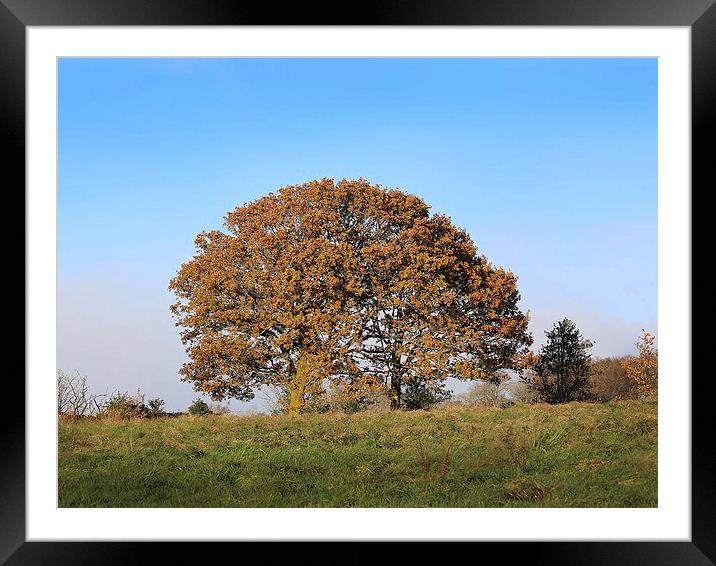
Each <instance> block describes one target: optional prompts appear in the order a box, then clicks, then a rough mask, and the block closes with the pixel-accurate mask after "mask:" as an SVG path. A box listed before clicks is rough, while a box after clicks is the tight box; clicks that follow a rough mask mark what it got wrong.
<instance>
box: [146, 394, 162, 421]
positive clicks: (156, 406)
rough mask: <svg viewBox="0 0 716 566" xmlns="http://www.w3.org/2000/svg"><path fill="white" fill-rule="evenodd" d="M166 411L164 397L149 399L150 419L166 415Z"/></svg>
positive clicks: (148, 412)
mask: <svg viewBox="0 0 716 566" xmlns="http://www.w3.org/2000/svg"><path fill="white" fill-rule="evenodd" d="M165 414H166V413H165V412H164V401H163V400H162V399H159V398H158V397H157V398H156V399H150V400H149V401H147V417H149V418H150V419H153V418H156V417H161V416H163V415H165Z"/></svg>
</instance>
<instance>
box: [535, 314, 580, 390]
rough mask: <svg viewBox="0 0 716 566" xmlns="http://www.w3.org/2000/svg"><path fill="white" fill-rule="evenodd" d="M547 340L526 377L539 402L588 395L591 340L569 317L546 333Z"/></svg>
mask: <svg viewBox="0 0 716 566" xmlns="http://www.w3.org/2000/svg"><path fill="white" fill-rule="evenodd" d="M546 335H547V342H546V343H545V344H544V345H543V346H542V348H541V349H540V352H539V359H538V361H537V362H536V363H535V365H534V367H533V368H532V371H531V372H529V373H528V375H527V376H526V377H525V380H526V381H527V383H528V385H529V386H530V388H531V389H533V390H534V391H535V393H536V394H537V396H538V399H539V400H540V401H543V402H545V403H552V404H554V403H567V402H569V401H575V400H578V399H585V398H587V397H588V391H589V367H590V360H591V356H590V354H589V352H588V351H589V349H591V347H592V346H593V344H592V342H590V341H589V340H586V339H584V338H583V337H582V335H581V334H580V333H579V329H578V328H577V327H576V325H575V324H574V323H573V322H572V321H571V320H569V319H566V318H565V319H564V320H562V321H560V322H558V323H556V324H555V325H554V328H553V329H552V330H551V331H549V332H546Z"/></svg>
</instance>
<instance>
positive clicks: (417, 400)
mask: <svg viewBox="0 0 716 566" xmlns="http://www.w3.org/2000/svg"><path fill="white" fill-rule="evenodd" d="M451 397H452V391H450V390H448V389H445V385H444V384H443V383H438V382H427V381H424V380H422V379H414V380H411V381H408V382H407V383H406V384H405V385H404V389H403V392H402V403H403V408H404V409H406V410H408V411H411V410H415V409H427V408H429V407H431V406H432V405H437V404H438V403H442V402H443V401H447V400H449V399H450V398H451Z"/></svg>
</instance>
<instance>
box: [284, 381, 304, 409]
mask: <svg viewBox="0 0 716 566" xmlns="http://www.w3.org/2000/svg"><path fill="white" fill-rule="evenodd" d="M288 393H289V401H288V414H289V415H297V414H299V413H301V412H303V409H304V398H303V397H304V395H305V393H306V384H305V383H303V382H302V381H300V380H297V379H295V376H294V379H292V380H291V382H290V383H289V384H288Z"/></svg>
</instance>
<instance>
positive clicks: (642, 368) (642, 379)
mask: <svg viewBox="0 0 716 566" xmlns="http://www.w3.org/2000/svg"><path fill="white" fill-rule="evenodd" d="M655 341H656V337H655V336H654V335H653V334H651V333H649V332H647V331H646V330H642V335H641V336H640V337H639V340H637V342H636V349H637V350H638V351H639V356H638V357H636V358H628V359H626V360H624V364H623V365H624V369H625V370H626V372H627V374H628V375H629V377H631V378H632V379H633V380H634V381H635V382H636V384H637V388H638V389H639V394H640V396H641V397H651V396H656V395H657V393H658V378H659V352H658V350H657V349H656V346H654V343H655Z"/></svg>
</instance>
